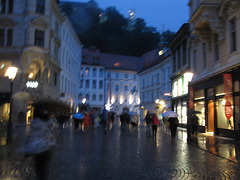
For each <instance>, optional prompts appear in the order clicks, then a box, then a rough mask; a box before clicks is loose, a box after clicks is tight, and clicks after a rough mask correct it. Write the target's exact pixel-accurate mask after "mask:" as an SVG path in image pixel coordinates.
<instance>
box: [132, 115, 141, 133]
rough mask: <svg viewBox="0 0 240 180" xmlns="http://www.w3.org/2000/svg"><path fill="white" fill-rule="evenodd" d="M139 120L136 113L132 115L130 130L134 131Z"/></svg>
mask: <svg viewBox="0 0 240 180" xmlns="http://www.w3.org/2000/svg"><path fill="white" fill-rule="evenodd" d="M139 120H140V118H139V116H138V114H137V113H134V114H133V115H132V118H131V125H132V128H133V129H134V130H135V129H136V128H137V125H138V122H139Z"/></svg>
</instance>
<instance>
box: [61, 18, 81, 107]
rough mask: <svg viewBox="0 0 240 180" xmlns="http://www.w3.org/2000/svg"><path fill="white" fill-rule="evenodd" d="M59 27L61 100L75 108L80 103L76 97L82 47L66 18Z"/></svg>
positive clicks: (77, 94)
mask: <svg viewBox="0 0 240 180" xmlns="http://www.w3.org/2000/svg"><path fill="white" fill-rule="evenodd" d="M59 26H60V27H59V34H60V36H61V47H60V49H59V55H58V56H59V63H60V67H61V73H60V93H61V99H62V100H64V101H66V102H69V103H72V105H73V107H74V108H76V107H77V105H78V104H79V103H80V101H79V97H78V96H79V93H80V91H79V82H80V69H81V48H82V45H81V42H80V41H79V38H78V36H77V34H76V32H75V30H74V29H73V27H72V25H71V23H70V21H69V19H68V18H67V17H64V21H63V22H62V23H61V24H60V25H59ZM74 110H76V109H74Z"/></svg>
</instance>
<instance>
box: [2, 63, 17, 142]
mask: <svg viewBox="0 0 240 180" xmlns="http://www.w3.org/2000/svg"><path fill="white" fill-rule="evenodd" d="M17 71H18V68H17V67H9V68H8V69H7V71H6V73H5V76H7V77H8V79H9V80H10V112H9V120H8V124H7V142H8V143H9V142H11V140H12V102H11V100H12V91H13V80H14V79H15V77H16V75H17Z"/></svg>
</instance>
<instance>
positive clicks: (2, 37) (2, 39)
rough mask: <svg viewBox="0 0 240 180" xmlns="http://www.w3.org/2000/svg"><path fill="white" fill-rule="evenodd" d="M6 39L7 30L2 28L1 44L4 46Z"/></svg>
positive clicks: (0, 30) (0, 34) (0, 31)
mask: <svg viewBox="0 0 240 180" xmlns="http://www.w3.org/2000/svg"><path fill="white" fill-rule="evenodd" d="M4 40H5V30H4V29H0V46H2V47H3V46H4V42H5V41H4Z"/></svg>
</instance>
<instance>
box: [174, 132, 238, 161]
mask: <svg viewBox="0 0 240 180" xmlns="http://www.w3.org/2000/svg"><path fill="white" fill-rule="evenodd" d="M178 139H180V140H182V141H184V142H187V131H186V129H183V128H178ZM189 144H191V145H195V146H198V147H199V148H201V149H203V150H206V151H209V152H211V153H213V154H216V155H218V156H221V157H223V158H226V159H228V160H231V161H234V162H237V163H239V162H240V142H239V141H236V140H234V139H231V138H226V137H220V136H214V135H213V134H208V133H198V135H197V136H192V141H190V142H189Z"/></svg>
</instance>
